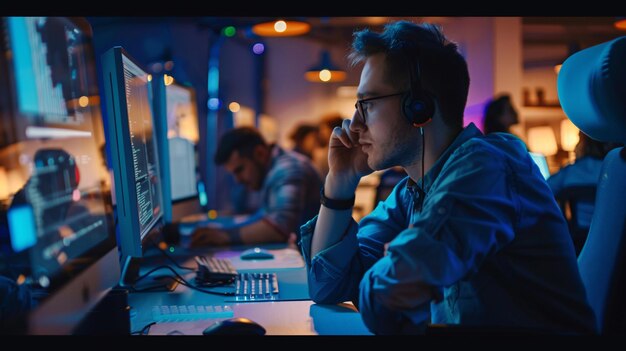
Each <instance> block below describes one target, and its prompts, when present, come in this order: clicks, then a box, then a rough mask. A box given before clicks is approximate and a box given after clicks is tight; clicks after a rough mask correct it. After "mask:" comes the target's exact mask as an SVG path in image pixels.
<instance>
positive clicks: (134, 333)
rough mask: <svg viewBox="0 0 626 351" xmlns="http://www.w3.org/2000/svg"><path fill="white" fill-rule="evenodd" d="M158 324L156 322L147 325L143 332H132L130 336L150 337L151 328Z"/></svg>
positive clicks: (142, 329)
mask: <svg viewBox="0 0 626 351" xmlns="http://www.w3.org/2000/svg"><path fill="white" fill-rule="evenodd" d="M155 324H157V323H156V322H150V323H148V324H146V325H145V326H144V327H143V328H141V330H137V331H134V332H130V335H148V333H150V327H151V326H153V325H155Z"/></svg>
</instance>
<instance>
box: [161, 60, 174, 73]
mask: <svg viewBox="0 0 626 351" xmlns="http://www.w3.org/2000/svg"><path fill="white" fill-rule="evenodd" d="M163 68H165V70H166V71H171V70H172V68H174V61H167V62H165V63H164V64H163Z"/></svg>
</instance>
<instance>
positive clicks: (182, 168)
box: [165, 81, 206, 219]
mask: <svg viewBox="0 0 626 351" xmlns="http://www.w3.org/2000/svg"><path fill="white" fill-rule="evenodd" d="M165 94H166V106H167V134H168V140H169V155H170V174H174V172H176V177H175V179H173V181H172V182H171V183H170V184H171V194H172V202H173V204H174V209H173V211H174V217H175V218H174V219H176V218H178V217H180V215H181V212H189V211H199V210H200V209H201V207H200V205H201V203H202V201H201V197H202V196H201V195H202V194H201V193H202V192H203V190H202V189H203V186H202V185H201V184H200V186H199V184H198V183H199V182H200V176H199V169H198V162H197V161H198V153H197V151H196V147H197V145H198V139H199V132H198V131H199V129H198V108H197V101H196V91H195V90H194V89H193V88H192V87H189V86H185V85H182V84H178V83H176V81H173V82H172V81H171V82H170V83H169V84H167V85H166V86H165ZM200 183H201V182H200ZM205 197H206V195H205ZM177 210H178V211H177Z"/></svg>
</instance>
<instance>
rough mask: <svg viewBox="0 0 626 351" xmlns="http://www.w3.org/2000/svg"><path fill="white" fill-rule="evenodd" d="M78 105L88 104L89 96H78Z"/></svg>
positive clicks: (85, 105)
mask: <svg viewBox="0 0 626 351" xmlns="http://www.w3.org/2000/svg"><path fill="white" fill-rule="evenodd" d="M78 105H79V106H80V107H87V106H89V98H88V97H86V96H84V95H83V96H81V97H79V98H78Z"/></svg>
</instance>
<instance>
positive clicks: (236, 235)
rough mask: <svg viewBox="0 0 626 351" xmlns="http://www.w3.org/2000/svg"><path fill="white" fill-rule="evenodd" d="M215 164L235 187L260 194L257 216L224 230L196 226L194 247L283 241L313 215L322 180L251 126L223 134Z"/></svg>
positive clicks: (301, 159)
mask: <svg viewBox="0 0 626 351" xmlns="http://www.w3.org/2000/svg"><path fill="white" fill-rule="evenodd" d="M215 163H216V164H217V165H223V166H224V167H225V168H226V170H227V171H228V172H229V173H231V174H232V175H233V176H234V177H235V179H236V181H237V182H238V183H240V184H243V185H245V186H246V187H247V188H248V189H250V190H253V191H258V190H260V191H261V207H262V208H261V209H262V211H263V216H262V217H260V219H259V220H257V221H254V222H252V223H248V224H245V225H243V226H241V227H238V228H232V229H228V230H224V229H215V228H198V229H196V230H195V232H194V233H193V239H192V243H193V245H194V246H198V245H232V244H246V245H248V244H257V243H267V242H287V241H288V239H289V237H290V236H291V235H292V233H294V234H295V235H296V236H298V232H299V228H300V226H301V225H302V224H304V223H305V222H306V221H307V220H309V219H311V218H312V217H313V216H314V215H315V214H317V212H318V211H319V206H320V203H319V201H320V188H321V185H322V181H321V179H320V176H319V173H318V172H317V171H316V170H315V168H314V166H313V164H312V163H311V161H310V160H309V159H308V158H306V157H305V156H302V155H299V154H297V153H295V152H292V151H288V150H284V149H282V148H281V147H280V146H278V145H275V144H267V143H266V142H265V140H264V139H263V136H262V135H261V134H260V133H259V132H258V131H257V130H256V129H254V128H251V127H240V128H235V129H232V130H230V131H228V132H226V133H225V134H224V135H223V136H222V138H221V139H220V142H219V144H218V148H217V152H216V154H215Z"/></svg>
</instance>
